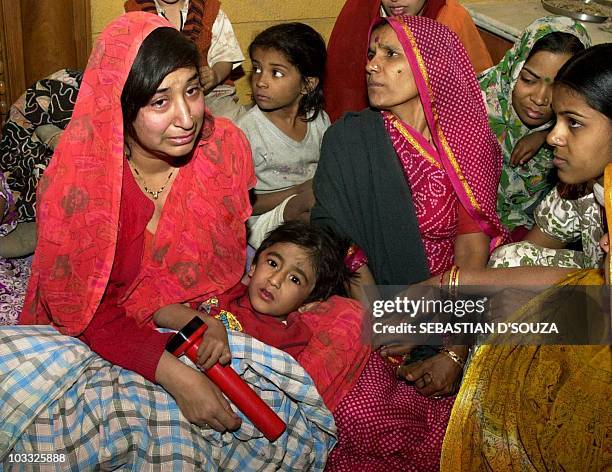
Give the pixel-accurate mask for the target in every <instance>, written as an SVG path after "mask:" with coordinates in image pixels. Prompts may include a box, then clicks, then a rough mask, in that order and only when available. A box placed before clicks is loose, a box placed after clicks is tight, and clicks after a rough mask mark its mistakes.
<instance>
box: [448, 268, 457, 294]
mask: <svg viewBox="0 0 612 472" xmlns="http://www.w3.org/2000/svg"><path fill="white" fill-rule="evenodd" d="M458 286H459V267H457V266H456V265H453V266H452V267H451V269H450V273H449V275H448V292H449V294H450V296H451V297H453V298H456V297H457V287H458Z"/></svg>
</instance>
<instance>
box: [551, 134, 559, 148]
mask: <svg viewBox="0 0 612 472" xmlns="http://www.w3.org/2000/svg"><path fill="white" fill-rule="evenodd" d="M552 142H553V144H555V145H557V146H560V145H561V140H560V139H559V137H558V136H553V137H552Z"/></svg>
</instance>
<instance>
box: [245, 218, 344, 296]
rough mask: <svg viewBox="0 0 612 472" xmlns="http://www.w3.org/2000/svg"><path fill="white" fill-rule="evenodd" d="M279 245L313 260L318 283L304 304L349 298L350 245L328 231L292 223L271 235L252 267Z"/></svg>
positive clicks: (305, 224) (286, 224)
mask: <svg viewBox="0 0 612 472" xmlns="http://www.w3.org/2000/svg"><path fill="white" fill-rule="evenodd" d="M278 243H291V244H295V245H296V246H300V247H301V248H303V249H305V250H306V251H307V252H308V254H309V256H310V261H311V263H312V268H313V270H314V273H315V276H316V281H315V285H314V288H313V289H312V293H311V294H310V296H309V297H308V298H307V299H306V301H305V303H310V302H314V301H319V300H327V299H328V298H329V297H331V296H332V295H341V296H343V297H346V296H348V292H347V287H348V283H349V282H350V279H351V277H352V275H351V273H350V272H349V270H348V268H347V267H346V265H345V264H344V257H345V256H346V252H347V250H348V248H349V244H348V241H345V240H343V239H342V238H340V237H339V236H338V235H337V234H335V233H334V232H333V231H332V230H330V229H328V228H320V227H318V226H313V225H310V224H308V223H302V222H299V221H289V222H287V223H283V224H282V225H280V226H279V227H278V228H276V229H274V230H273V231H270V233H268V236H267V237H266V239H264V241H263V242H262V243H261V246H259V249H257V252H255V257H254V258H253V263H254V264H256V263H257V259H258V258H259V255H260V254H261V253H262V252H263V251H265V250H266V249H268V248H269V247H271V246H273V245H274V244H278Z"/></svg>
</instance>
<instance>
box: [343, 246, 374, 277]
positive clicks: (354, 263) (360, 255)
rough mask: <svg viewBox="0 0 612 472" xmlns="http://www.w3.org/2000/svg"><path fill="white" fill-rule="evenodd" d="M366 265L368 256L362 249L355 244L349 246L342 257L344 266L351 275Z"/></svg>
mask: <svg viewBox="0 0 612 472" xmlns="http://www.w3.org/2000/svg"><path fill="white" fill-rule="evenodd" d="M367 263H368V256H366V253H365V252H364V250H363V249H361V248H360V247H359V246H357V244H351V246H350V247H349V248H348V251H347V252H346V255H345V256H344V265H345V266H346V268H347V269H348V270H349V272H350V273H351V274H352V273H354V272H356V271H357V269H359V268H360V267H361V266H363V265H365V264H367Z"/></svg>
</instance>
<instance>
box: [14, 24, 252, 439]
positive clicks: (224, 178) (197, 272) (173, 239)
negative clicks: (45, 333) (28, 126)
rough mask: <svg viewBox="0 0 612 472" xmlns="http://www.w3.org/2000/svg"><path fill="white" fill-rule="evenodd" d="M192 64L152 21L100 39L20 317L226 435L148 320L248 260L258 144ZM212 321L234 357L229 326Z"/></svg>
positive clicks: (188, 47)
mask: <svg viewBox="0 0 612 472" xmlns="http://www.w3.org/2000/svg"><path fill="white" fill-rule="evenodd" d="M198 65H199V56H198V51H197V49H196V46H195V45H194V44H193V43H192V42H191V41H189V40H188V39H186V38H185V37H184V36H182V35H181V33H179V32H178V31H176V30H175V29H174V28H172V27H171V26H170V24H169V23H168V22H167V21H166V20H164V19H162V18H159V17H157V16H154V15H151V14H148V13H130V14H127V15H124V16H121V17H119V18H118V19H116V20H115V21H113V22H112V23H111V24H110V25H109V26H108V27H107V28H106V29H105V30H104V32H103V33H102V34H101V36H100V38H99V39H98V42H97V43H96V47H95V48H94V50H93V52H92V55H91V58H90V60H89V64H88V66H87V69H86V71H85V74H84V77H83V82H82V85H81V89H80V91H79V96H78V99H77V102H76V105H75V109H74V113H73V115H72V119H71V121H70V124H69V125H68V127H67V128H66V131H65V132H64V133H63V135H62V137H61V140H60V142H59V145H58V147H57V149H56V151H55V154H54V156H53V159H52V160H51V164H50V165H49V167H48V169H47V171H46V172H45V174H44V176H43V177H42V179H41V181H40V184H39V186H38V202H39V204H38V246H37V248H36V255H35V256H34V262H33V266H32V276H31V279H30V285H29V287H28V293H27V296H26V301H25V304H24V309H23V312H22V315H21V319H20V322H21V323H22V324H51V325H53V326H54V327H55V328H57V329H58V330H59V331H60V332H61V333H63V334H67V335H71V336H78V337H79V338H80V339H81V340H83V341H84V342H85V343H87V344H88V345H89V346H90V348H91V349H92V350H93V351H95V352H96V353H97V354H99V355H100V356H101V357H103V358H104V359H106V360H108V361H110V362H111V363H113V364H115V365H118V366H120V367H123V368H125V369H128V370H132V371H134V372H137V373H139V374H141V375H142V376H143V377H145V378H146V379H147V380H149V381H151V382H156V383H159V384H161V385H162V386H163V387H164V388H165V389H166V390H167V391H168V392H169V393H170V394H171V395H172V396H173V397H174V398H175V400H176V401H177V403H178V405H179V407H180V409H181V411H182V412H183V414H184V415H185V416H186V417H187V419H189V420H190V421H191V422H192V423H196V424H199V425H203V424H208V425H210V426H212V427H213V428H215V429H217V430H219V431H225V430H227V429H235V428H237V427H238V426H239V424H240V420H239V418H238V417H237V416H236V415H235V414H234V413H233V412H232V410H231V408H230V406H229V404H228V402H227V401H226V400H225V398H224V397H223V395H222V394H221V392H220V391H219V389H218V388H217V387H216V386H215V385H213V384H212V383H211V381H210V380H208V378H207V377H206V376H205V375H204V374H203V373H201V372H199V371H197V370H195V369H193V368H191V367H189V366H187V365H185V364H183V363H182V362H180V361H179V360H178V359H176V358H175V357H173V356H172V355H170V354H169V353H168V352H166V351H165V345H166V342H167V340H168V337H169V334H162V333H160V332H158V331H156V330H155V329H154V326H153V323H152V316H153V314H154V313H155V312H156V311H157V310H158V309H160V308H162V307H165V306H168V305H171V304H176V303H184V302H196V301H198V300H200V301H203V300H205V299H206V298H208V297H210V296H211V295H212V294H216V293H221V292H223V291H225V290H227V289H229V288H230V287H232V286H233V285H235V284H236V283H237V282H238V281H239V280H240V277H241V276H242V273H243V271H244V265H245V260H246V250H245V248H246V238H245V236H246V235H245V226H244V222H245V220H246V219H247V217H248V216H249V215H250V213H251V206H250V204H249V197H248V189H249V187H250V186H252V185H253V184H254V174H253V167H252V160H251V155H250V146H249V144H248V142H247V141H246V138H245V137H244V135H243V134H242V132H240V130H238V129H237V128H236V127H235V126H234V125H233V124H231V122H230V121H228V120H226V119H216V118H213V117H212V116H211V115H210V114H209V113H208V112H207V110H206V108H205V106H204V95H203V93H202V89H201V86H200V80H199V75H198ZM195 314H196V312H195V310H194V316H195ZM206 323H207V324H208V325H209V330H212V331H213V335H214V333H216V337H217V341H213V340H212V339H211V342H214V344H215V346H216V349H217V355H216V357H217V358H220V357H221V358H222V359H221V360H225V362H227V361H228V360H229V350H227V352H224V353H223V355H220V353H221V352H222V351H225V349H226V348H227V337H226V334H225V329H224V327H223V325H222V324H221V323H220V322H219V321H218V320H215V319H212V318H208V319H207V320H206ZM213 337H215V336H213ZM224 337H225V338H224ZM224 341H225V346H224ZM223 357H224V359H223ZM214 360H215V361H216V359H214ZM211 362H212V359H211Z"/></svg>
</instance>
